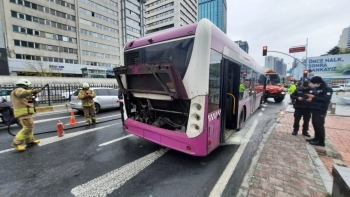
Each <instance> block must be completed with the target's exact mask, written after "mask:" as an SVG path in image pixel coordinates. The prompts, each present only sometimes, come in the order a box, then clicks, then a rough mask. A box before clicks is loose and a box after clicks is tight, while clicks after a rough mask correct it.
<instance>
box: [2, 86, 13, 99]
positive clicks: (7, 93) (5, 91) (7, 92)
mask: <svg viewBox="0 0 350 197" xmlns="http://www.w3.org/2000/svg"><path fill="white" fill-rule="evenodd" d="M11 92H12V90H8V89H2V90H0V96H1V98H0V99H1V100H0V102H1V101H3V100H5V101H9V102H10V101H11V98H10V97H11Z"/></svg>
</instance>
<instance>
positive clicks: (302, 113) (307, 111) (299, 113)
mask: <svg viewBox="0 0 350 197" xmlns="http://www.w3.org/2000/svg"><path fill="white" fill-rule="evenodd" d="M313 93H314V90H313V88H311V87H310V86H309V81H308V80H305V81H304V82H303V85H302V86H301V87H298V88H297V89H296V90H295V91H294V93H293V94H292V95H291V97H292V98H293V99H294V100H295V103H294V108H295V111H294V124H293V133H292V135H297V134H298V131H299V122H300V119H301V117H303V121H304V123H303V128H302V135H304V136H307V137H310V134H309V133H308V130H309V122H310V119H311V112H312V111H311V103H310V102H307V101H306V100H307V99H308V96H307V95H306V94H313Z"/></svg>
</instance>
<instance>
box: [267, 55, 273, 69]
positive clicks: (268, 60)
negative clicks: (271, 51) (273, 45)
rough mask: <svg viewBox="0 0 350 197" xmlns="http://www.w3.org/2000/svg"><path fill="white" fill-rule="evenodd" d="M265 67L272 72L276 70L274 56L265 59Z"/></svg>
mask: <svg viewBox="0 0 350 197" xmlns="http://www.w3.org/2000/svg"><path fill="white" fill-rule="evenodd" d="M265 67H267V68H270V69H272V70H274V69H275V62H274V58H273V56H266V57H265Z"/></svg>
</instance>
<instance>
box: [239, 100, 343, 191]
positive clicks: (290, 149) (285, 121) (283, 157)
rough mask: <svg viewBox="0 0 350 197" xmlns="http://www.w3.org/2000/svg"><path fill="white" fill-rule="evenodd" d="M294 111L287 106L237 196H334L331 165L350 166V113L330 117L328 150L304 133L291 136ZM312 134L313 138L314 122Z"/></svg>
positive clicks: (262, 144) (269, 132) (328, 122)
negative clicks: (309, 141)
mask: <svg viewBox="0 0 350 197" xmlns="http://www.w3.org/2000/svg"><path fill="white" fill-rule="evenodd" d="M337 108H338V106H337ZM338 111H342V112H345V111H343V110H341V109H339V110H338ZM293 112H294V109H293V107H291V105H290V106H288V107H287V110H286V111H285V112H282V113H281V115H280V119H279V120H278V122H277V123H276V124H275V126H274V127H272V128H271V129H270V130H269V131H268V132H267V134H266V136H265V137H264V139H263V141H262V143H261V144H260V145H259V148H258V151H257V153H256V156H254V158H253V161H252V163H251V166H250V168H249V170H248V171H247V173H246V175H245V177H244V180H243V182H242V184H241V187H240V190H239V192H238V195H237V196H238V197H241V196H248V197H265V196H276V197H289V196H302V197H304V196H310V197H321V196H322V197H323V196H327V193H329V194H331V193H332V184H333V177H332V173H331V170H332V166H333V165H343V166H347V167H350V145H349V144H350V124H349V122H350V116H349V115H350V111H347V112H346V113H342V114H341V115H336V114H335V115H330V114H329V115H327V117H326V123H325V128H326V138H327V140H326V147H317V146H311V145H310V144H309V143H307V142H306V141H305V139H306V137H304V136H302V135H301V131H299V133H298V135H297V136H293V135H292V134H291V133H292V131H293V122H294V115H293ZM301 124H302V121H301ZM309 133H310V134H311V136H313V135H314V129H313V127H312V124H311V122H310V128H309ZM316 151H317V152H316Z"/></svg>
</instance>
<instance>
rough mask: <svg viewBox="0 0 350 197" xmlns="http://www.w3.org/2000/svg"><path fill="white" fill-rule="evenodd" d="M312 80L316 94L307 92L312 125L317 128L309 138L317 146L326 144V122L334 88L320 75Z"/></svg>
mask: <svg viewBox="0 0 350 197" xmlns="http://www.w3.org/2000/svg"><path fill="white" fill-rule="evenodd" d="M310 82H311V83H312V87H314V88H315V90H314V94H307V96H308V99H307V101H308V102H310V104H311V109H312V125H313V127H314V129H315V137H314V138H312V139H307V140H306V141H308V142H309V143H310V144H312V145H316V146H325V143H324V141H325V135H326V134H325V128H324V123H325V119H326V115H327V109H328V105H329V103H330V102H331V99H332V94H333V90H332V88H330V87H328V86H327V84H326V83H325V82H324V81H323V79H322V78H321V77H319V76H315V77H313V78H312V79H311V80H310Z"/></svg>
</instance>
